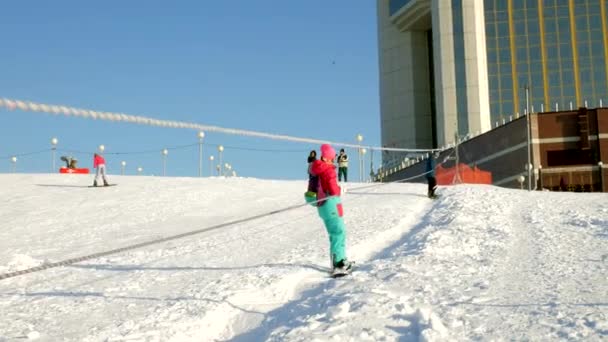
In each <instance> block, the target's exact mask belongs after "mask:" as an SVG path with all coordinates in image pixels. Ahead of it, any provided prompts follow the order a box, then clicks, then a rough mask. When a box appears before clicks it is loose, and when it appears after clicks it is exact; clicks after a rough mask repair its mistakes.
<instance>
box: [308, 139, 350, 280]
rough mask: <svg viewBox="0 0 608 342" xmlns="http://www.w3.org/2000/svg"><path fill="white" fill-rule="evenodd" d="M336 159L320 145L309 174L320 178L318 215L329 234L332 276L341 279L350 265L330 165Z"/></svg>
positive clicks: (330, 148) (333, 168)
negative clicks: (318, 153)
mask: <svg viewBox="0 0 608 342" xmlns="http://www.w3.org/2000/svg"><path fill="white" fill-rule="evenodd" d="M335 158H336V151H335V150H334V149H333V148H332V147H331V146H330V145H329V144H323V145H321V159H320V160H315V161H313V163H312V167H311V171H312V174H314V175H317V176H318V177H319V187H318V190H317V199H318V200H319V202H318V207H317V211H318V213H319V216H320V217H321V219H322V220H323V223H324V224H325V229H326V230H327V233H328V234H329V244H330V254H331V263H332V264H331V265H332V268H333V269H332V276H342V275H346V274H348V272H349V271H350V269H351V268H352V263H351V262H349V261H348V260H347V259H346V227H345V225H344V218H343V217H342V216H343V214H344V212H343V209H342V202H341V200H340V191H341V190H340V187H339V186H338V182H337V181H336V170H335V168H336V167H335V166H334V164H333V163H334V159H335Z"/></svg>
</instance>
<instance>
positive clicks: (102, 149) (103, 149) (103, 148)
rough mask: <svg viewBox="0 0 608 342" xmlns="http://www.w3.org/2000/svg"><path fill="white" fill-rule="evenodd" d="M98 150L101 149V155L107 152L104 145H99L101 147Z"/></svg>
mask: <svg viewBox="0 0 608 342" xmlns="http://www.w3.org/2000/svg"><path fill="white" fill-rule="evenodd" d="M98 148H99V153H103V151H105V150H106V147H105V146H103V145H99V147H98Z"/></svg>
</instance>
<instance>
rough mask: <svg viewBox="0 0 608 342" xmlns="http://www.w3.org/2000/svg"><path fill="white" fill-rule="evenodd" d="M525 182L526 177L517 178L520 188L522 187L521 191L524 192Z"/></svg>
mask: <svg viewBox="0 0 608 342" xmlns="http://www.w3.org/2000/svg"><path fill="white" fill-rule="evenodd" d="M525 180H526V177H524V175H520V176H519V177H518V178H517V181H518V182H519V187H520V189H521V190H523V189H524V181H525Z"/></svg>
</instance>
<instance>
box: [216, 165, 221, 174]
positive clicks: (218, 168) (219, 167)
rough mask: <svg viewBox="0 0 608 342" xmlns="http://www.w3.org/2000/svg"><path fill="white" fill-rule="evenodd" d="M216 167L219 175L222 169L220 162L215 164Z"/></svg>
mask: <svg viewBox="0 0 608 342" xmlns="http://www.w3.org/2000/svg"><path fill="white" fill-rule="evenodd" d="M215 169H216V170H217V175H218V176H219V175H220V169H221V166H220V164H217V165H215Z"/></svg>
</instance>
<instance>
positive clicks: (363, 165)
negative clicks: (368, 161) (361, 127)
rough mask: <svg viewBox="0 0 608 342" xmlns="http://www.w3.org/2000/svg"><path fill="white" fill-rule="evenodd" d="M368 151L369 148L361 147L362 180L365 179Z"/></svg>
mask: <svg viewBox="0 0 608 342" xmlns="http://www.w3.org/2000/svg"><path fill="white" fill-rule="evenodd" d="M366 153H367V149H365V148H362V149H361V157H362V158H361V181H364V179H363V178H364V177H365V154H366Z"/></svg>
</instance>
